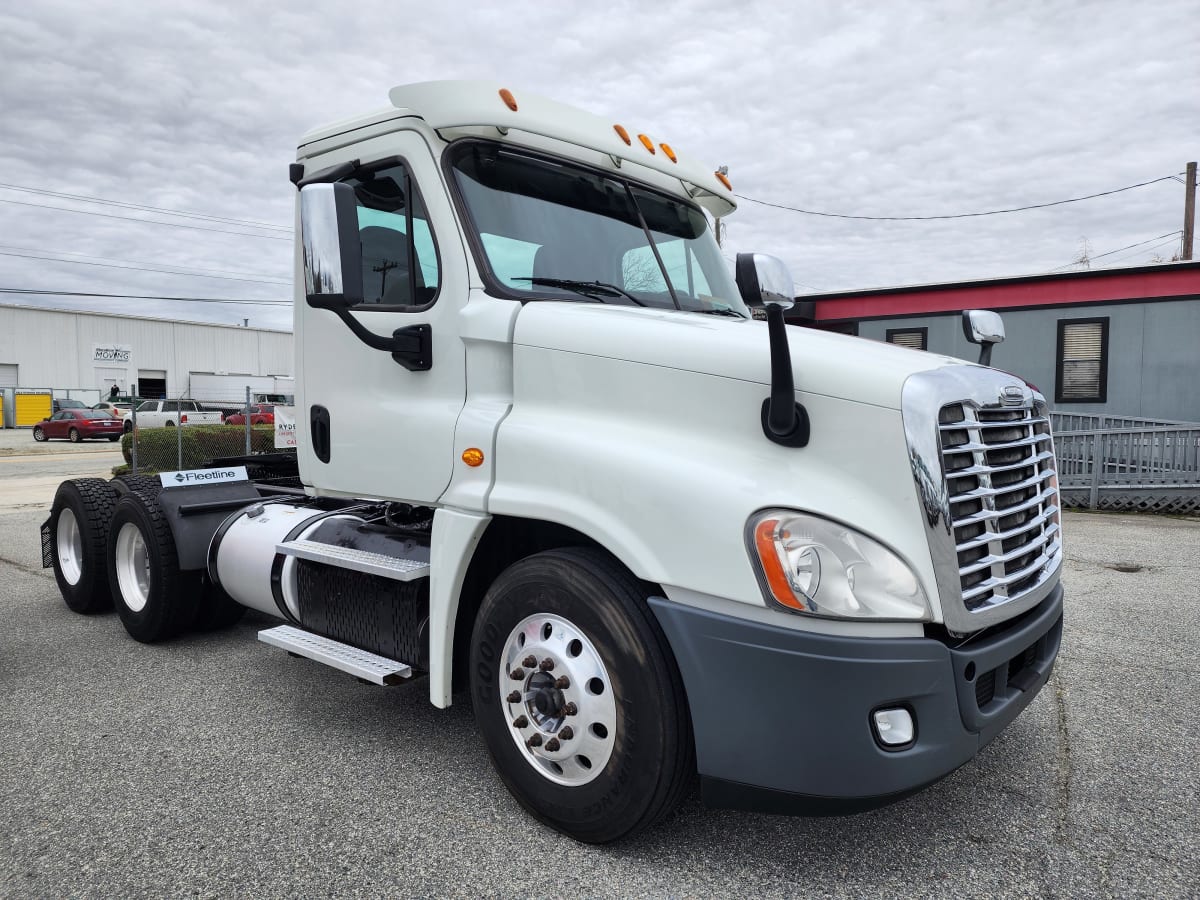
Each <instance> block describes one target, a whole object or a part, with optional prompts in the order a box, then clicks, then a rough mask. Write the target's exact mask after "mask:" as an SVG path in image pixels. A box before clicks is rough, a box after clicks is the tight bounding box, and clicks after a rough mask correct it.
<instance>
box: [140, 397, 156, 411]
mask: <svg viewBox="0 0 1200 900" xmlns="http://www.w3.org/2000/svg"><path fill="white" fill-rule="evenodd" d="M137 411H138V412H158V401H157V400H145V401H143V402H142V404H141V405H140V406H139V407H138V408H137Z"/></svg>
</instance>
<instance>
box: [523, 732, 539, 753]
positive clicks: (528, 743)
mask: <svg viewBox="0 0 1200 900" xmlns="http://www.w3.org/2000/svg"><path fill="white" fill-rule="evenodd" d="M525 746H526V747H529V748H530V749H533V748H534V747H540V746H542V736H541V735H540V734H535V735H533V737H531V738H530V739H529V740H527V741H526V742H525Z"/></svg>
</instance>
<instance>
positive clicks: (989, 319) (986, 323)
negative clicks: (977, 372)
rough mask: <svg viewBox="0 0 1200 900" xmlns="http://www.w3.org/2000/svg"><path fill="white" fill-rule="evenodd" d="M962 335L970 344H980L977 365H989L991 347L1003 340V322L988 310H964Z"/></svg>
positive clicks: (998, 315) (995, 313)
mask: <svg viewBox="0 0 1200 900" xmlns="http://www.w3.org/2000/svg"><path fill="white" fill-rule="evenodd" d="M962 326H963V334H964V335H965V336H966V338H967V340H968V341H970V342H971V343H972V344H980V345H981V346H980V348H979V364H980V365H981V366H987V365H991V362H992V345H993V344H999V343H1001V342H1002V341H1003V340H1004V320H1003V319H1001V318H1000V313H997V312H992V311H991V310H990V309H964V310H963V315H962Z"/></svg>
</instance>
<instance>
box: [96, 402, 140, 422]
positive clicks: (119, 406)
mask: <svg viewBox="0 0 1200 900" xmlns="http://www.w3.org/2000/svg"><path fill="white" fill-rule="evenodd" d="M91 408H92V409H99V410H103V411H104V412H106V413H108V414H109V415H111V416H116V417H117V418H118V419H121V418H124V417H125V416H127V415H129V411H130V410H132V409H133V406H132V405H131V404H129V403H109V402H108V401H107V400H104V401H101V402H100V403H93V404H92V407H91Z"/></svg>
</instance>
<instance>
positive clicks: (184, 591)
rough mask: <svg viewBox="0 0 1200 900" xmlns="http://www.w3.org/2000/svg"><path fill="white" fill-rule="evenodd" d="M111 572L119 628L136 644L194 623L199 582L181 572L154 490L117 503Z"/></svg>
mask: <svg viewBox="0 0 1200 900" xmlns="http://www.w3.org/2000/svg"><path fill="white" fill-rule="evenodd" d="M108 573H109V583H110V585H111V587H112V594H113V599H114V600H115V601H116V607H117V613H118V615H120V617H121V624H122V625H124V626H125V630H126V631H127V632H129V635H130V637H132V638H134V639H135V640H138V641H141V642H142V643H146V644H151V643H155V642H157V641H165V640H168V639H169V638H173V637H175V636H176V635H178V634H179V633H180V632H182V631H183V630H184V629H186V628H188V627H189V626H190V625H191V624H192V622H193V621H194V620H195V617H196V605H197V599H198V594H199V588H200V581H199V579H198V578H192V577H191V575H192V573H187V572H180V571H179V557H178V555H177V553H176V549H175V538H174V536H173V535H172V534H171V526H170V525H169V524H168V522H167V520H166V518H165V517H164V516H163V514H162V510H161V509H160V508H159V506H158V498H157V496H156V495H155V494H153V493H151V492H150V491H145V490H137V489H132V490H128V491H126V492H125V493H124V494H123V495H122V496H121V499H120V500H118V501H117V506H116V509H115V510H114V511H113V516H112V524H111V525H110V527H109V531H108Z"/></svg>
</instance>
